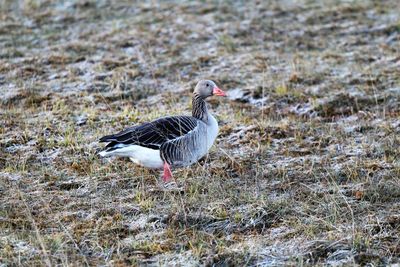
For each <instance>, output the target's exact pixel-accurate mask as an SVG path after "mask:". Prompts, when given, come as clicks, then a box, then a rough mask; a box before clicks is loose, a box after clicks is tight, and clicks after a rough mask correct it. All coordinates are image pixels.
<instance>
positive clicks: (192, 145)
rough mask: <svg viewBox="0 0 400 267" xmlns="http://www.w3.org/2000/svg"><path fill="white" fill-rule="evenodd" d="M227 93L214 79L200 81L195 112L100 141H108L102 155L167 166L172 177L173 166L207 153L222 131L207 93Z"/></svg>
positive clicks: (166, 172) (167, 175) (155, 166)
mask: <svg viewBox="0 0 400 267" xmlns="http://www.w3.org/2000/svg"><path fill="white" fill-rule="evenodd" d="M212 95H217V96H226V94H225V92H224V91H222V90H221V89H219V88H218V87H217V86H216V84H215V83H214V82H213V81H210V80H202V81H200V82H198V83H197V85H196V87H195V89H194V92H193V98H192V116H168V117H162V118H159V119H156V120H154V121H151V122H146V123H143V124H141V125H136V126H133V127H130V128H127V129H126V130H124V131H122V132H119V133H117V134H113V135H107V136H104V137H102V138H101V139H100V142H108V144H107V145H106V147H105V150H104V151H101V152H100V153H99V155H100V156H102V157H106V156H119V157H129V158H130V159H131V160H132V161H133V162H135V163H136V164H139V165H141V166H143V167H146V168H151V169H164V173H163V176H162V178H163V181H164V182H168V181H170V180H171V178H172V172H171V167H184V166H189V165H191V164H193V163H195V162H197V161H198V160H199V159H200V158H202V157H203V156H205V155H206V154H207V152H208V150H209V149H210V148H211V146H212V145H213V143H214V141H215V138H216V137H217V135H218V123H217V120H216V119H215V118H214V117H213V116H212V115H211V114H210V113H209V112H208V109H207V105H206V102H205V101H204V100H205V99H206V98H207V97H209V96H212Z"/></svg>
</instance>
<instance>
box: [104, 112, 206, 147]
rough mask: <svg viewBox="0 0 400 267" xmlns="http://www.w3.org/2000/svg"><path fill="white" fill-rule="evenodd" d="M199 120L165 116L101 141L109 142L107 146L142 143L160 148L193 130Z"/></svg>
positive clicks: (188, 117) (145, 145) (189, 117)
mask: <svg viewBox="0 0 400 267" xmlns="http://www.w3.org/2000/svg"><path fill="white" fill-rule="evenodd" d="M197 126H198V120H197V119H196V118H194V117H191V116H171V117H163V118H159V119H157V120H154V121H152V122H146V123H144V124H141V125H137V126H133V127H130V128H127V129H125V130H124V131H122V132H119V133H117V134H114V135H106V136H104V137H102V138H100V142H109V144H107V146H106V148H110V149H112V148H114V147H115V148H117V147H119V146H118V145H120V144H122V145H130V144H132V145H140V146H143V147H147V148H152V149H160V147H161V145H162V144H164V143H165V142H168V141H171V140H175V139H177V138H179V137H182V136H184V135H186V134H187V133H189V132H190V131H193V130H194V129H195V128H196V127H197Z"/></svg>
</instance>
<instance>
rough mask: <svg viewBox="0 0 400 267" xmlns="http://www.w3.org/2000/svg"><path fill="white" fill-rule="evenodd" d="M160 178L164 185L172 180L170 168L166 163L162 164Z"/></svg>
mask: <svg viewBox="0 0 400 267" xmlns="http://www.w3.org/2000/svg"><path fill="white" fill-rule="evenodd" d="M162 178H163V181H164V183H168V182H169V181H170V180H171V178H172V172H171V168H170V166H169V164H168V163H167V162H164V174H163V176H162Z"/></svg>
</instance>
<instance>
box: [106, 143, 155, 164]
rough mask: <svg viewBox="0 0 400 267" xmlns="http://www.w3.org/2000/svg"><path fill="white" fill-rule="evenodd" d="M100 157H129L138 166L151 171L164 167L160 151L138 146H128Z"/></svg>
mask: <svg viewBox="0 0 400 267" xmlns="http://www.w3.org/2000/svg"><path fill="white" fill-rule="evenodd" d="M100 155H101V156H103V157H104V156H119V157H128V158H130V160H132V161H133V162H135V163H136V164H138V165H141V166H143V167H146V168H150V169H161V168H162V167H163V161H162V160H161V157H160V151H159V150H156V149H151V148H147V147H142V146H138V145H126V146H124V147H121V148H118V149H116V150H113V151H111V152H106V153H105V154H100Z"/></svg>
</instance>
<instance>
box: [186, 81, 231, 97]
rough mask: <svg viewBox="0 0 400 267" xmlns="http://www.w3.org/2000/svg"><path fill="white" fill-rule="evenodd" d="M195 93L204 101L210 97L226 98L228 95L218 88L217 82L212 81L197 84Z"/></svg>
mask: <svg viewBox="0 0 400 267" xmlns="http://www.w3.org/2000/svg"><path fill="white" fill-rule="evenodd" d="M194 93H195V94H197V95H199V96H200V97H202V98H203V99H205V98H207V97H209V96H213V95H216V96H226V93H225V92H224V91H222V90H221V89H219V88H218V86H217V85H216V84H215V82H213V81H211V80H201V81H199V82H198V83H197V85H196V87H195V88H194Z"/></svg>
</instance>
